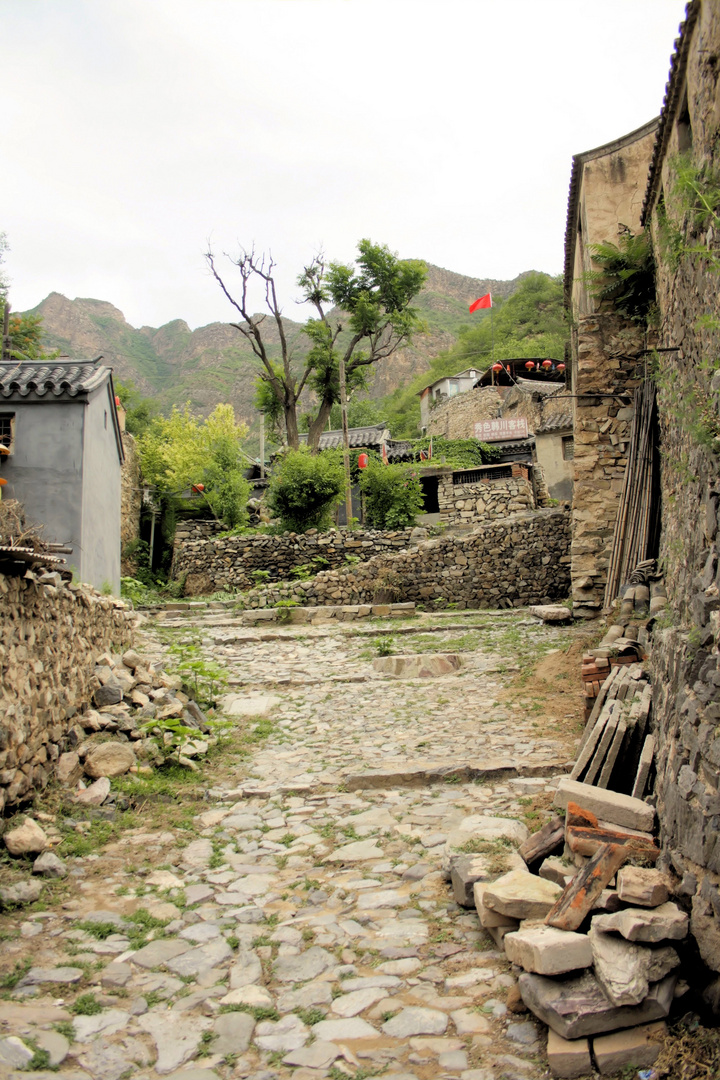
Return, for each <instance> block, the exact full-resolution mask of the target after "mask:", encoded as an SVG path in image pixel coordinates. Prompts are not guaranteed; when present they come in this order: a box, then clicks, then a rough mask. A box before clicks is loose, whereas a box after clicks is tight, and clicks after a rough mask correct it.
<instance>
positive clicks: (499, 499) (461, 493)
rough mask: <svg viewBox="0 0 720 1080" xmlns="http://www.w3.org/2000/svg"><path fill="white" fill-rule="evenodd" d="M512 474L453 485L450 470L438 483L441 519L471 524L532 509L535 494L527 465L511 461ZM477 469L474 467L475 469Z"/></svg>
mask: <svg viewBox="0 0 720 1080" xmlns="http://www.w3.org/2000/svg"><path fill="white" fill-rule="evenodd" d="M506 468H508V469H512V477H505V478H503V479H498V480H496V479H494V478H493V476H492V473H491V474H490V476H489V477H488V478H487V479H481V480H475V481H473V482H471V483H466V484H456V483H454V482H453V476H458V475H462V474H460V473H457V472H455V473H449V474H448V475H447V476H441V477H440V478H439V483H438V504H439V506H440V514H441V517H442V520H443V521H444V522H447V523H448V524H471V523H472V524H474V523H475V522H478V524H479V523H480V522H482V523H486V522H490V521H497V519H498V518H506V517H508V516H509V515H511V514H517V513H521V512H523V511H527V510H534V509H535V494H534V492H533V486H532V482H531V481H530V479H529V478H528V477H529V471H528V468H527V466H523V465H518V464H517V463H516V462H513V463H512V464H511V465H507V466H506ZM475 471H477V470H475Z"/></svg>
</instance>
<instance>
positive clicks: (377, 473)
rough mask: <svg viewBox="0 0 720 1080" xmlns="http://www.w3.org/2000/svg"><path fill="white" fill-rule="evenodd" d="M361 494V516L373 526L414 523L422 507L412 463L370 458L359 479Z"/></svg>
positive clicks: (392, 527)
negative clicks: (377, 460)
mask: <svg viewBox="0 0 720 1080" xmlns="http://www.w3.org/2000/svg"><path fill="white" fill-rule="evenodd" d="M360 486H361V487H362V490H363V493H364V495H365V516H366V519H367V522H368V524H369V525H373V526H375V528H377V529H402V528H404V527H406V526H408V525H414V524H415V518H416V517H417V515H418V514H419V513H420V511H421V510H422V505H423V492H422V486H421V484H420V480H419V479H418V474H417V472H416V471H415V469H413V468H412V466H407V465H380V464H378V463H376V462H374V461H371V462H370V464H369V465H368V467H367V469H365V471H364V473H363V475H362V479H361V481H360Z"/></svg>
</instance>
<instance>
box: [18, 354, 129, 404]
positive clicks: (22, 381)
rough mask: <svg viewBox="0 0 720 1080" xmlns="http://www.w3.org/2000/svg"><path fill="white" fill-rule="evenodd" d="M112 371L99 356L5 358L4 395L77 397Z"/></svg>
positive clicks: (104, 378) (99, 383)
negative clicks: (100, 360)
mask: <svg viewBox="0 0 720 1080" xmlns="http://www.w3.org/2000/svg"><path fill="white" fill-rule="evenodd" d="M109 373H110V369H109V368H107V367H104V366H101V365H99V364H98V362H97V361H95V360H49V361H44V362H43V361H36V360H22V361H15V360H4V361H2V363H0V398H4V399H5V400H6V401H8V400H12V399H16V400H17V399H19V398H29V399H32V400H36V399H38V398H47V399H48V400H51V399H52V398H75V397H78V395H80V394H87V393H90V391H91V390H95V389H96V388H97V387H98V386H101V385H102V384H103V382H104V381H105V380H106V378H107V377H108V375H109Z"/></svg>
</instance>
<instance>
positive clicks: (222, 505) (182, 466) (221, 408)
mask: <svg viewBox="0 0 720 1080" xmlns="http://www.w3.org/2000/svg"><path fill="white" fill-rule="evenodd" d="M246 436H247V428H246V427H245V425H244V424H238V423H236V421H235V413H234V411H233V407H232V405H217V406H216V407H215V409H213V411H212V412H211V413H210V415H209V416H208V418H207V419H206V420H201V419H200V418H198V417H196V416H193V414H192V413H191V412H190V408H189V406H186V407H185V409H183V410H181V409H178V408H174V409H173V411H172V412H171V414H170V416H157V417H155V418H154V419H153V420H152V421H151V422H150V424H149V425H148V427H147V428H146V430H145V431H144V432H143V433H142V434H141V435H140V437H139V438H138V451H139V454H140V466H141V468H142V473H143V477H144V478H145V480H146V482H147V483H149V484H152V485H154V486H155V487H156V488H157V489H158V492H159V494H160V495H162V496H165V497H170V498H172V499H174V500H175V501H178V500H180V499H181V498H182V494H183V492H184V491H185V490H186V489H188V488H195V490H196V491H197V492H198V493H199V494H201V495H202V497H203V498H204V499H205V501H206V503H207V505H208V506H209V508H210V510H211V511H212V513H213V515H214V516H215V517H216V518H217V519H218V520H222V521H224V522H225V524H226V525H228V526H229V527H230V528H232V527H234V526H235V525H238V524H241V523H242V522H243V521H244V520H245V508H246V506H247V501H248V498H249V496H250V485H249V484H248V482H247V480H246V479H245V477H244V475H243V469H244V466H243V463H242V458H241V454H240V447H241V443H242V441H243V439H245V438H246Z"/></svg>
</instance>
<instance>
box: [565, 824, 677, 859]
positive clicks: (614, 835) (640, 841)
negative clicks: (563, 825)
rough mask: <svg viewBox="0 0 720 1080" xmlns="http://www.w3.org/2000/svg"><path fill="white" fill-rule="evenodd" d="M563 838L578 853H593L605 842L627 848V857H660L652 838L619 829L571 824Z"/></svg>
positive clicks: (658, 849)
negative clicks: (590, 827) (583, 826)
mask: <svg viewBox="0 0 720 1080" xmlns="http://www.w3.org/2000/svg"><path fill="white" fill-rule="evenodd" d="M565 839H566V841H567V844H568V847H569V848H570V850H571V851H574V852H576V853H577V854H578V855H595V853H596V852H597V851H598V850H599V849H600V848H601V847H603V846H605V845H606V844H616V845H618V844H619V845H620V846H622V847H625V848H627V849H628V857H630V856H633V857H636V858H643V859H647V860H648V861H649V862H657V860H658V858H659V857H660V848H659V847H656V845H655V844H654V843H653V841H652V840H645V839H644V838H643V837H641V836H635V835H634V834H633V833H626V832H622V830H620V829H617V830H616V829H605V828H598V829H584V828H582V826H578V825H571V826H569V828H567V829H566V830H565Z"/></svg>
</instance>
